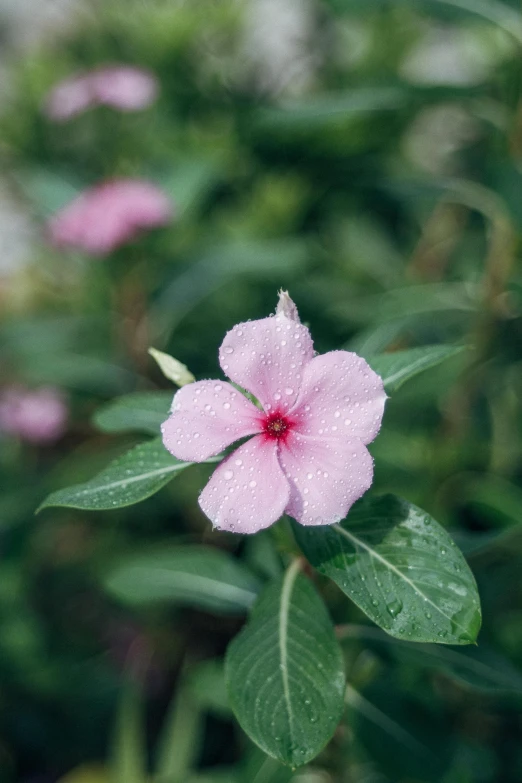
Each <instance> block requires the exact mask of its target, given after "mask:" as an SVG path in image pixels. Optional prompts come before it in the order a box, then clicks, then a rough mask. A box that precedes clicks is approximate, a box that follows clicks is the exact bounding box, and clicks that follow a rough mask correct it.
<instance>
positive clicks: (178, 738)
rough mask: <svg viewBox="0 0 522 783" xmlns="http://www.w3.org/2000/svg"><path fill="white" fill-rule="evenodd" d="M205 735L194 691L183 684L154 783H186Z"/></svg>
mask: <svg viewBox="0 0 522 783" xmlns="http://www.w3.org/2000/svg"><path fill="white" fill-rule="evenodd" d="M202 734H203V725H202V714H201V708H200V706H199V704H198V703H197V702H196V701H195V700H194V698H193V696H192V694H191V692H190V689H189V688H188V687H186V686H185V684H184V683H182V684H180V686H179V688H178V690H177V692H176V693H175V695H174V697H173V699H172V701H171V704H170V706H169V710H168V713H167V717H166V719H165V723H164V726H163V729H162V732H161V735H160V738H159V741H158V751H157V764H156V770H155V775H154V783H186V780H187V777H188V775H189V773H190V771H191V770H192V769H193V767H194V766H195V762H196V760H197V756H198V751H199V745H200V742H201V738H202Z"/></svg>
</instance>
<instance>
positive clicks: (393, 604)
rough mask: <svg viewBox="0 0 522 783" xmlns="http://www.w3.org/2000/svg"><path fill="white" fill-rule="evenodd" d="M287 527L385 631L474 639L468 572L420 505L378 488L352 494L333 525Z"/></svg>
mask: <svg viewBox="0 0 522 783" xmlns="http://www.w3.org/2000/svg"><path fill="white" fill-rule="evenodd" d="M293 528H294V534H295V537H296V539H297V542H298V544H299V546H300V547H301V549H302V550H303V552H304V554H305V556H306V557H307V558H308V560H309V561H310V563H311V564H312V565H313V566H314V567H315V568H317V570H318V571H320V572H321V573H322V574H324V575H325V576H328V577H329V578H330V579H332V580H333V581H334V582H335V583H336V584H337V585H338V586H339V587H340V588H341V590H342V591H343V592H344V593H346V595H347V596H349V597H350V598H351V599H352V600H353V601H354V602H355V603H356V604H357V605H358V606H359V607H360V608H361V609H362V611H363V612H365V614H367V615H368V617H370V619H372V620H373V621H374V622H375V623H377V625H379V626H380V627H381V628H383V629H384V630H385V631H387V632H388V633H389V634H391V635H392V636H396V637H397V638H398V639H407V640H408V641H410V642H440V643H443V644H471V643H473V642H474V641H475V639H476V637H477V634H478V631H479V628H480V622H481V613H480V601H479V596H478V592H477V586H476V584H475V579H474V577H473V574H472V573H471V571H470V569H469V567H468V565H467V563H466V561H465V560H464V557H463V556H462V554H461V552H460V551H459V550H458V548H457V547H456V546H455V544H454V542H453V541H452V540H451V538H450V537H449V535H448V534H447V533H446V531H445V530H444V529H443V528H442V527H441V526H440V525H439V524H438V523H437V522H435V520H434V519H432V517H430V515H429V514H427V513H426V512H425V511H423V510H422V509H420V508H417V507H416V506H414V505H413V504H411V503H408V502H407V501H405V500H401V499H400V498H397V497H395V496H394V495H384V496H382V497H376V498H370V499H367V498H365V499H363V500H362V501H359V502H358V503H357V504H356V505H355V506H354V507H353V508H352V509H351V511H350V512H349V514H348V516H347V517H346V519H345V520H343V522H342V523H340V524H339V525H332V526H331V527H328V528H322V527H318V528H314V527H303V526H302V525H298V524H297V523H295V524H294V525H293Z"/></svg>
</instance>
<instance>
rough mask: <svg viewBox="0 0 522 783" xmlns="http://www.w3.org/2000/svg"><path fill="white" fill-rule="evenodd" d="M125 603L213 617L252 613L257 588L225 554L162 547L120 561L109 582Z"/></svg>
mask: <svg viewBox="0 0 522 783" xmlns="http://www.w3.org/2000/svg"><path fill="white" fill-rule="evenodd" d="M105 584H106V587H107V589H108V590H109V591H110V592H111V593H113V594H114V595H115V596H116V597H117V598H119V599H120V600H122V601H125V602H127V603H132V604H145V603H149V602H151V601H171V602H175V603H178V604H185V605H187V604H188V605H189V606H195V607H196V608H199V609H207V610H210V611H214V612H222V613H236V612H244V611H246V610H247V609H249V608H250V607H251V606H252V604H253V602H254V601H255V599H256V597H257V594H258V592H259V587H260V585H259V582H258V580H257V579H256V577H255V576H254V575H253V574H251V572H250V571H248V570H247V569H246V568H245V567H244V566H243V565H242V564H241V563H240V562H239V561H237V560H236V559H235V558H233V557H232V556H231V555H229V554H228V553H226V552H222V551H221V550H219V549H213V548H210V547H204V546H171V547H166V546H162V547H161V548H158V549H152V550H147V551H146V552H141V553H139V554H135V555H131V556H128V557H126V558H124V559H122V560H121V561H120V562H119V563H118V564H117V565H116V566H115V567H114V568H112V569H111V571H110V573H108V575H107V576H106V578H105Z"/></svg>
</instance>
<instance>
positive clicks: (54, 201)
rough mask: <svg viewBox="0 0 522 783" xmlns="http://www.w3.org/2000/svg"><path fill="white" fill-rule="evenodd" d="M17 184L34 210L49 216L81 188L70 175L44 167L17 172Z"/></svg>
mask: <svg viewBox="0 0 522 783" xmlns="http://www.w3.org/2000/svg"><path fill="white" fill-rule="evenodd" d="M17 180H18V184H19V186H20V187H21V189H22V191H23V193H24V194H25V195H26V197H27V198H28V200H29V201H30V202H31V203H32V204H33V206H34V208H35V210H36V212H38V213H39V214H40V215H41V216H42V217H49V216H50V215H52V214H53V212H57V211H58V210H59V209H62V207H65V206H66V204H68V203H69V202H70V201H73V199H75V198H76V196H78V194H79V193H80V192H81V190H82V185H81V183H79V182H74V181H73V179H72V178H71V175H70V174H68V175H67V176H62V175H60V174H58V173H56V172H54V171H49V170H48V169H45V168H33V169H27V170H25V171H18V172H17Z"/></svg>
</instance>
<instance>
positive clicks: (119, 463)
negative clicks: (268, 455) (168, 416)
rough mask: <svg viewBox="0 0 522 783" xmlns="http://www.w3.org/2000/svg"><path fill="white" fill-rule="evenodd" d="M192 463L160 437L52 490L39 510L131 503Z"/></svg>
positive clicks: (126, 504)
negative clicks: (92, 474)
mask: <svg viewBox="0 0 522 783" xmlns="http://www.w3.org/2000/svg"><path fill="white" fill-rule="evenodd" d="M216 459H217V458H214V459H213V460H212V461H215V460H216ZM190 464H191V463H190V462H180V461H179V460H177V459H175V458H174V457H173V456H172V455H171V454H169V452H168V451H167V450H166V448H165V447H164V445H163V443H162V441H161V438H155V439H154V440H152V441H148V442H146V443H140V444H139V445H138V446H135V447H134V448H133V449H131V450H130V451H128V452H127V453H126V454H123V456H121V457H118V459H115V460H114V462H111V464H110V465H109V466H108V467H106V468H105V470H102V472H101V473H98V475H97V476H95V477H94V478H92V479H91V480H90V481H86V482H85V483H84V484H76V485H74V486H72V487H67V488H66V489H59V490H58V491H57V492H52V493H51V494H50V495H49V496H48V497H47V498H46V499H45V500H44V502H43V503H42V505H41V506H40V508H39V509H38V510H39V511H40V510H41V509H43V508H47V507H48V506H66V507H68V508H82V509H85V510H88V511H100V510H102V509H111V508H122V507H123V506H132V505H133V504H134V503H139V502H140V501H141V500H145V498H148V497H150V496H151V495H154V494H155V493H156V492H158V490H160V489H161V488H162V487H164V486H165V484H168V482H169V481H170V480H171V479H173V478H174V476H176V475H177V474H178V473H179V472H180V471H181V470H183V469H184V468H187V467H188V466H189V465H190Z"/></svg>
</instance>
